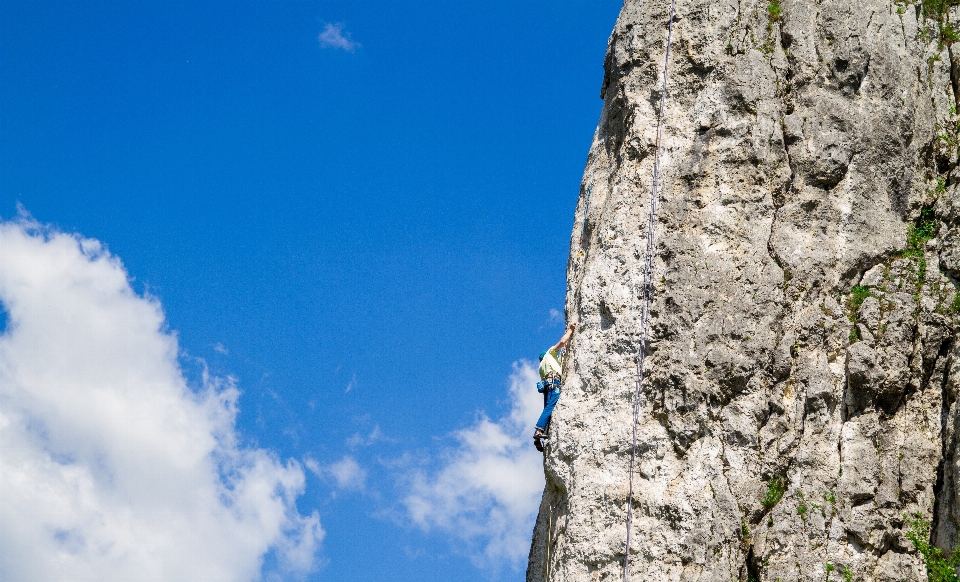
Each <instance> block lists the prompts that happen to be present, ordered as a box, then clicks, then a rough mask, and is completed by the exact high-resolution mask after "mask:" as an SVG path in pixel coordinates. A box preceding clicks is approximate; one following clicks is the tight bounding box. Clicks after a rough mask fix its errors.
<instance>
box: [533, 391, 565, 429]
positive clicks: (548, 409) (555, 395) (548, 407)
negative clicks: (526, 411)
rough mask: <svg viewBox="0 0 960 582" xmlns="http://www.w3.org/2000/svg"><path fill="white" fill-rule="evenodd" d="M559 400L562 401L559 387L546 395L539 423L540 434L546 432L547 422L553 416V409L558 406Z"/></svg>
mask: <svg viewBox="0 0 960 582" xmlns="http://www.w3.org/2000/svg"><path fill="white" fill-rule="evenodd" d="M558 400H560V388H559V387H557V388H552V389H551V390H550V391H549V392H545V393H544V404H543V412H542V413H540V419H539V420H538V421H537V430H538V432H541V433H544V432H546V430H547V421H549V420H550V415H552V414H553V409H554V408H555V407H556V406H557V401H558Z"/></svg>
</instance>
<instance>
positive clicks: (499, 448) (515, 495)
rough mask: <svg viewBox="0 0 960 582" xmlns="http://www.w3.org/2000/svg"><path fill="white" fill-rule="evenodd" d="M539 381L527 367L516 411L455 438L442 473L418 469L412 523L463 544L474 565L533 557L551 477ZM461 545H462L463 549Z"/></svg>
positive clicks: (521, 368)
mask: <svg viewBox="0 0 960 582" xmlns="http://www.w3.org/2000/svg"><path fill="white" fill-rule="evenodd" d="M538 379H539V377H538V376H537V372H536V370H535V369H534V368H533V366H532V365H531V364H530V363H529V362H526V361H521V362H519V363H517V364H514V370H513V373H512V374H511V375H510V405H511V407H510V412H509V414H508V415H507V416H505V417H503V418H501V419H499V420H498V421H496V422H493V421H491V420H490V419H489V418H487V417H486V416H485V415H484V416H481V417H480V419H479V420H477V422H476V423H475V424H474V425H473V426H471V427H469V428H466V429H463V430H460V431H458V432H456V433H455V435H454V436H455V437H456V439H457V441H458V443H457V445H456V446H455V447H453V448H451V449H449V450H447V451H445V453H444V454H443V455H442V457H443V462H442V466H441V467H440V468H439V470H436V471H432V472H427V471H423V470H416V471H414V472H413V474H412V475H411V476H410V483H411V490H410V493H409V494H408V495H407V496H406V497H405V499H404V500H403V505H404V506H405V508H406V510H407V515H408V517H409V518H410V519H411V520H412V521H413V523H414V524H416V525H417V526H419V527H420V528H422V529H423V530H426V531H429V530H432V529H438V530H440V531H442V532H444V533H446V534H448V535H451V536H453V537H455V538H457V539H458V542H463V544H464V545H462V546H461V547H465V548H466V550H467V552H468V553H469V554H470V556H471V558H472V559H473V561H474V562H475V563H476V564H477V565H479V566H481V567H491V568H496V567H498V566H499V565H501V564H503V563H508V564H510V565H511V566H512V567H514V568H517V567H519V566H520V564H521V563H522V561H523V560H524V559H525V558H526V557H527V552H528V550H529V546H530V534H531V532H532V531H533V523H534V521H535V519H536V515H537V508H538V507H539V504H540V495H541V493H542V491H543V484H544V477H543V464H542V456H541V454H540V453H538V452H537V451H536V449H534V448H533V441H532V439H531V436H532V435H533V425H534V423H535V422H536V420H537V417H538V416H539V415H540V412H541V410H542V409H543V397H542V396H541V395H539V394H538V393H537V391H536V383H537V380H538ZM458 545H459V544H458Z"/></svg>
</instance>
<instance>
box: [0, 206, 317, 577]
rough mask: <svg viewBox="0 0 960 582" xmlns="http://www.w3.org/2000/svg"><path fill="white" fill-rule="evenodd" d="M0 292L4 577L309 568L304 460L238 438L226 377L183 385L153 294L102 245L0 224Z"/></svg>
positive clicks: (286, 572)
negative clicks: (0, 317) (301, 502)
mask: <svg viewBox="0 0 960 582" xmlns="http://www.w3.org/2000/svg"><path fill="white" fill-rule="evenodd" d="M0 303H2V305H3V308H4V310H5V311H6V312H7V314H8V322H7V326H6V329H5V330H4V333H3V334H2V335H0V491H2V492H3V503H0V579H3V580H18V581H26V582H29V581H34V580H36V581H47V580H70V581H86V580H91V581H92V580H97V581H99V580H140V581H155V580H156V581H161V580H204V581H223V582H230V581H248V580H256V579H260V578H261V576H263V575H265V574H266V575H269V576H273V575H277V574H279V575H282V576H284V577H298V576H300V575H304V574H306V573H307V572H309V571H310V570H311V569H313V567H314V563H315V555H316V553H317V551H318V549H319V544H320V542H321V540H322V538H323V535H324V532H323V530H322V529H321V527H320V521H319V517H318V515H317V513H316V512H314V513H311V514H310V515H301V514H300V513H299V512H298V510H297V508H296V505H295V502H296V498H297V497H298V496H299V495H300V494H301V493H302V492H303V490H304V474H303V469H302V467H301V466H300V465H299V464H298V463H297V462H295V461H289V460H288V461H286V462H284V461H281V460H280V459H278V458H277V456H276V455H275V454H273V453H272V452H270V451H267V450H264V449H258V448H245V447H242V446H240V444H239V443H238V438H237V434H236V432H235V417H236V413H237V398H238V391H237V389H236V387H235V386H234V385H233V384H232V381H231V380H229V379H227V380H223V379H217V378H211V377H209V376H207V375H205V376H204V380H203V385H202V386H199V387H196V390H193V389H191V388H190V387H189V386H188V385H187V382H186V381H185V379H184V377H183V374H182V373H181V370H180V367H179V364H178V345H177V339H176V336H175V335H174V334H173V333H171V332H169V331H168V330H167V329H166V327H165V323H164V316H163V312H162V309H161V306H160V304H159V302H158V301H157V300H155V299H152V298H150V297H143V296H140V295H138V294H137V293H136V292H134V291H133V290H132V289H131V287H130V284H129V280H128V276H127V273H126V271H125V270H124V267H123V265H122V264H121V263H120V261H119V259H117V258H116V257H114V256H112V255H111V254H110V253H109V252H108V251H107V250H106V249H105V248H104V247H103V246H102V245H101V244H100V243H99V242H97V241H95V240H91V239H85V238H81V237H79V236H76V235H70V234H65V233H62V232H57V231H55V230H51V229H48V228H44V227H42V226H40V225H39V224H37V223H36V222H33V221H32V220H30V219H29V218H26V217H21V218H20V219H18V220H15V221H9V222H0ZM267 555H272V556H274V557H275V558H276V559H275V560H273V559H271V560H270V563H276V564H278V566H277V567H278V568H279V569H280V570H278V571H272V572H267V573H264V572H262V571H261V570H262V568H263V564H264V557H265V556H267Z"/></svg>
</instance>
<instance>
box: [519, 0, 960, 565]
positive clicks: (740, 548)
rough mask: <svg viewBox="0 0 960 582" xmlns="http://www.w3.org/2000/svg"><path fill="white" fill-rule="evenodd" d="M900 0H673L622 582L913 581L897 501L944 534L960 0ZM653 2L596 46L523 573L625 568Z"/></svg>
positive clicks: (950, 494) (953, 490) (950, 515)
mask: <svg viewBox="0 0 960 582" xmlns="http://www.w3.org/2000/svg"><path fill="white" fill-rule="evenodd" d="M922 2H923V3H922V4H920V3H919V2H918V3H917V4H910V3H903V2H893V1H891V0H819V1H817V0H782V1H780V2H779V3H778V2H770V1H769V0H764V1H762V2H757V1H748V0H741V1H740V2H736V1H731V0H677V5H676V17H675V19H674V23H675V24H674V42H673V46H672V61H671V68H670V75H669V81H668V87H669V90H668V95H669V98H668V100H667V107H666V115H665V118H664V123H665V126H664V127H665V129H664V143H663V151H662V177H663V180H662V186H663V188H662V198H661V200H662V202H661V211H660V215H659V220H658V222H657V246H656V260H655V269H656V270H655V272H656V275H655V278H654V279H655V290H656V295H655V299H654V302H653V306H652V318H651V350H650V354H651V355H650V357H649V359H648V360H647V362H648V371H649V374H648V380H647V383H646V386H645V392H644V397H643V400H642V405H641V409H640V423H639V442H638V463H637V470H636V491H635V494H634V498H635V501H634V508H635V511H634V519H633V523H634V536H633V539H634V541H633V544H632V560H631V563H632V566H633V567H632V572H633V574H632V579H633V580H703V581H713V580H716V581H721V580H722V581H730V580H748V579H756V580H758V581H761V580H769V581H775V580H782V581H784V582H786V581H789V580H818V581H820V580H825V579H833V580H843V579H853V580H877V581H893V580H925V579H926V573H925V571H924V563H923V560H922V559H921V558H920V557H919V556H918V554H917V553H916V551H915V549H914V545H913V544H912V542H911V541H909V539H908V538H907V533H908V532H910V531H911V530H912V529H916V528H919V530H916V531H922V529H923V525H922V524H914V525H911V520H912V519H914V518H911V519H905V518H904V516H905V515H909V516H917V515H918V514H919V516H920V519H919V521H926V522H929V523H930V524H931V526H932V533H931V534H930V535H931V536H932V539H933V541H934V542H935V543H936V544H937V545H939V546H941V547H943V548H948V549H949V548H953V547H956V544H957V526H958V523H960V496H958V487H957V480H958V478H960V477H958V473H960V452H958V447H957V438H958V436H957V435H958V434H960V431H958V430H957V429H958V428H960V414H958V410H957V404H956V400H957V392H958V387H960V342H958V341H957V338H958V333H960V332H958V327H957V323H958V311H960V300H958V299H957V283H956V278H958V277H960V191H957V186H956V184H960V173H958V172H957V171H955V168H956V166H957V155H956V151H957V131H956V127H957V119H958V117H957V114H956V103H957V94H956V92H957V91H958V90H960V87H958V81H960V58H955V57H954V54H955V51H954V50H952V49H951V47H950V45H951V44H952V41H953V40H955V39H957V37H958V34H957V32H956V30H955V29H954V28H953V26H952V25H951V24H950V22H956V21H960V13H957V12H956V11H957V8H956V7H950V6H949V5H950V4H951V3H952V2H950V1H947V0H922ZM668 11H669V2H668V1H663V0H657V1H651V0H626V2H625V4H624V6H623V9H622V12H621V14H620V17H619V19H618V21H617V23H616V27H615V29H614V31H613V34H612V36H611V37H610V41H609V46H608V50H607V57H606V63H605V72H606V74H605V78H604V81H603V87H602V89H601V92H602V97H603V99H604V107H603V113H602V116H601V119H600V123H599V126H598V128H597V132H596V136H595V138H594V141H593V144H592V146H591V148H590V153H589V157H588V161H587V167H586V171H585V174H584V180H583V187H582V194H581V198H580V203H579V205H578V208H577V212H576V215H575V218H574V234H573V237H572V239H571V254H570V260H569V266H568V272H567V280H568V287H567V300H566V310H567V316H568V319H575V320H579V322H580V324H581V327H580V330H579V331H578V333H577V335H576V336H575V338H574V343H573V347H572V350H571V357H570V358H568V359H567V362H566V366H567V369H566V371H565V373H566V383H565V386H564V392H563V397H562V399H561V400H560V405H559V407H558V408H557V411H556V413H555V415H554V419H553V425H552V428H551V432H552V440H551V442H550V445H549V448H548V450H547V453H546V456H545V462H544V467H545V471H546V475H547V486H546V490H545V492H544V497H543V503H542V505H541V509H540V515H539V518H538V520H537V525H536V528H535V530H534V535H533V544H532V548H531V552H530V562H529V567H528V570H527V580H528V581H530V582H534V581H542V580H545V579H546V575H547V570H548V567H549V580H550V582H561V581H584V582H586V581H602V580H618V579H620V577H621V576H622V572H621V568H622V564H623V556H624V541H625V525H624V524H625V508H626V497H627V484H628V472H629V458H630V448H631V414H632V408H631V407H632V404H631V400H632V393H633V389H634V370H635V364H634V362H635V358H636V354H637V348H638V338H639V332H640V329H639V319H640V318H639V311H640V307H641V302H640V289H641V285H642V282H643V254H644V251H645V237H646V229H647V213H648V207H647V205H648V196H649V191H650V180H651V173H652V167H653V154H654V143H655V138H656V122H657V115H658V113H657V106H658V103H659V98H660V83H661V79H662V76H661V75H662V68H663V57H664V50H665V40H666V25H667V14H668ZM956 46H957V47H960V44H958V45H956ZM957 57H960V54H958V55H957ZM588 188H589V189H591V191H592V196H591V200H590V204H589V211H588V213H587V215H586V216H584V211H585V207H586V204H585V202H586V192H587V189H588ZM583 220H586V236H585V238H584V241H583V242H582V243H581V242H580V240H579V235H580V227H581V224H582V221H583ZM781 491H782V495H781ZM548 553H549V560H548V559H547V555H548Z"/></svg>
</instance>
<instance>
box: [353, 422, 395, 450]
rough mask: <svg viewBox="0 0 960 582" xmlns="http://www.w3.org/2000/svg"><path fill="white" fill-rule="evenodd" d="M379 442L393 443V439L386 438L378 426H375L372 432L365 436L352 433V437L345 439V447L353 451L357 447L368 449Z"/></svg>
mask: <svg viewBox="0 0 960 582" xmlns="http://www.w3.org/2000/svg"><path fill="white" fill-rule="evenodd" d="M381 441H386V442H393V439H390V438H387V437H386V435H384V434H383V432H382V431H381V430H380V425H379V424H375V425H374V426H373V430H371V431H370V434H369V435H367V436H363V435H362V434H360V433H358V432H357V433H354V434H353V436H351V437H350V438H348V439H347V446H348V447H350V448H351V449H355V448H357V447H368V446H370V445H373V444H376V443H378V442H381Z"/></svg>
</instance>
